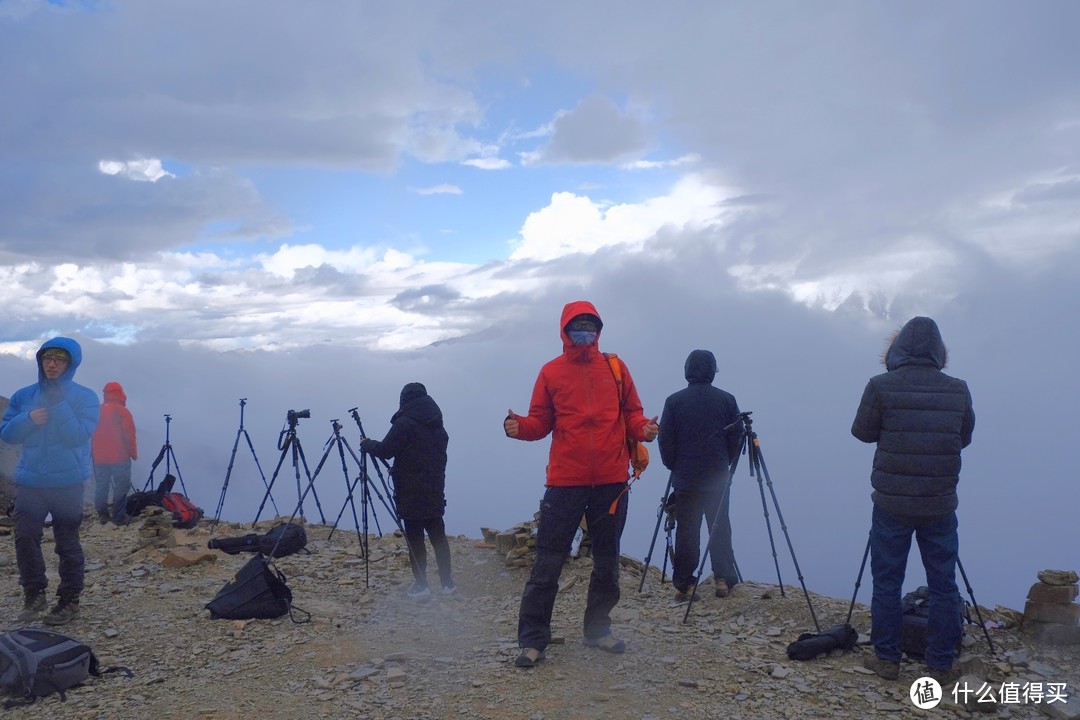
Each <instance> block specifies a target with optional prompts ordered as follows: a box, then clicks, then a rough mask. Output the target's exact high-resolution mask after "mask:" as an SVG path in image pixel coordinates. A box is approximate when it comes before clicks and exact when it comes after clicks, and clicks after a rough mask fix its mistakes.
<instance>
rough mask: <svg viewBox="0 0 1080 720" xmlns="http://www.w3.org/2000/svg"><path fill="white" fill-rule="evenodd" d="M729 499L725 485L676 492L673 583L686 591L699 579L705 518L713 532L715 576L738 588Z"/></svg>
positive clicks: (710, 536) (711, 535)
mask: <svg viewBox="0 0 1080 720" xmlns="http://www.w3.org/2000/svg"><path fill="white" fill-rule="evenodd" d="M721 499H723V502H721ZM729 499H730V494H729V495H728V496H726V497H725V496H724V491H723V486H722V485H721V486H720V487H719V488H709V489H707V490H677V491H676V492H675V523H676V525H675V558H674V559H673V561H672V570H671V584H672V585H674V586H675V589H676V590H680V591H682V592H686V590H687V588H689V587H690V585H691V584H692V583H694V582H696V581H697V576H696V573H697V567H698V561H699V560H700V559H701V523H702V520H704V521H705V528H706V531H711V534H710V535H709V560H710V561H711V563H712V571H713V576H714V577H717V578H723V580H724V581H725V582H726V583H727V584H728V587H735V585H736V584H737V583H738V582H739V574H738V572H737V571H736V569H735V552H734V550H732V548H731V519H730V518H729V517H728V506H729V504H730V503H729ZM718 511H719V515H717V512H718ZM714 520H715V526H714V525H713V522H714Z"/></svg>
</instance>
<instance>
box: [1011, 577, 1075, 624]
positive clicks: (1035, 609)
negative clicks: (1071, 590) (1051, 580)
mask: <svg viewBox="0 0 1080 720" xmlns="http://www.w3.org/2000/svg"><path fill="white" fill-rule="evenodd" d="M1061 587H1067V586H1061ZM1029 620H1040V621H1042V622H1048V623H1059V624H1061V625H1071V626H1076V625H1080V605H1078V604H1076V603H1068V604H1061V603H1047V602H1034V601H1032V600H1028V601H1027V602H1026V603H1025V604H1024V622H1025V623H1027V622H1028V621H1029Z"/></svg>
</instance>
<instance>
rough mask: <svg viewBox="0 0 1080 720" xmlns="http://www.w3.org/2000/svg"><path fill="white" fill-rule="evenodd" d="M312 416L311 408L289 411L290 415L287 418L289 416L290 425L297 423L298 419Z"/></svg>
mask: <svg viewBox="0 0 1080 720" xmlns="http://www.w3.org/2000/svg"><path fill="white" fill-rule="evenodd" d="M310 417H311V411H310V410H290V411H289V412H288V415H287V418H288V421H289V424H290V425H295V424H296V422H297V421H298V420H300V419H302V418H310Z"/></svg>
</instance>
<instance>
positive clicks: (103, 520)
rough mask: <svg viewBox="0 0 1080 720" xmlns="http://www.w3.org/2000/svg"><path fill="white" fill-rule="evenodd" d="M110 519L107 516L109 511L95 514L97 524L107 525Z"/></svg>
mask: <svg viewBox="0 0 1080 720" xmlns="http://www.w3.org/2000/svg"><path fill="white" fill-rule="evenodd" d="M111 519H112V518H110V517H109V513H104V512H99V513H98V514H97V521H98V524H99V525H107V524H108V523H109V520H111Z"/></svg>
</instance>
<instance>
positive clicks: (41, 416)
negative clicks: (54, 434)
mask: <svg viewBox="0 0 1080 720" xmlns="http://www.w3.org/2000/svg"><path fill="white" fill-rule="evenodd" d="M48 421H49V410H48V408H37V409H36V410H31V411H30V422H32V423H34V424H35V425H44V424H45V423H47V422H48Z"/></svg>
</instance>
